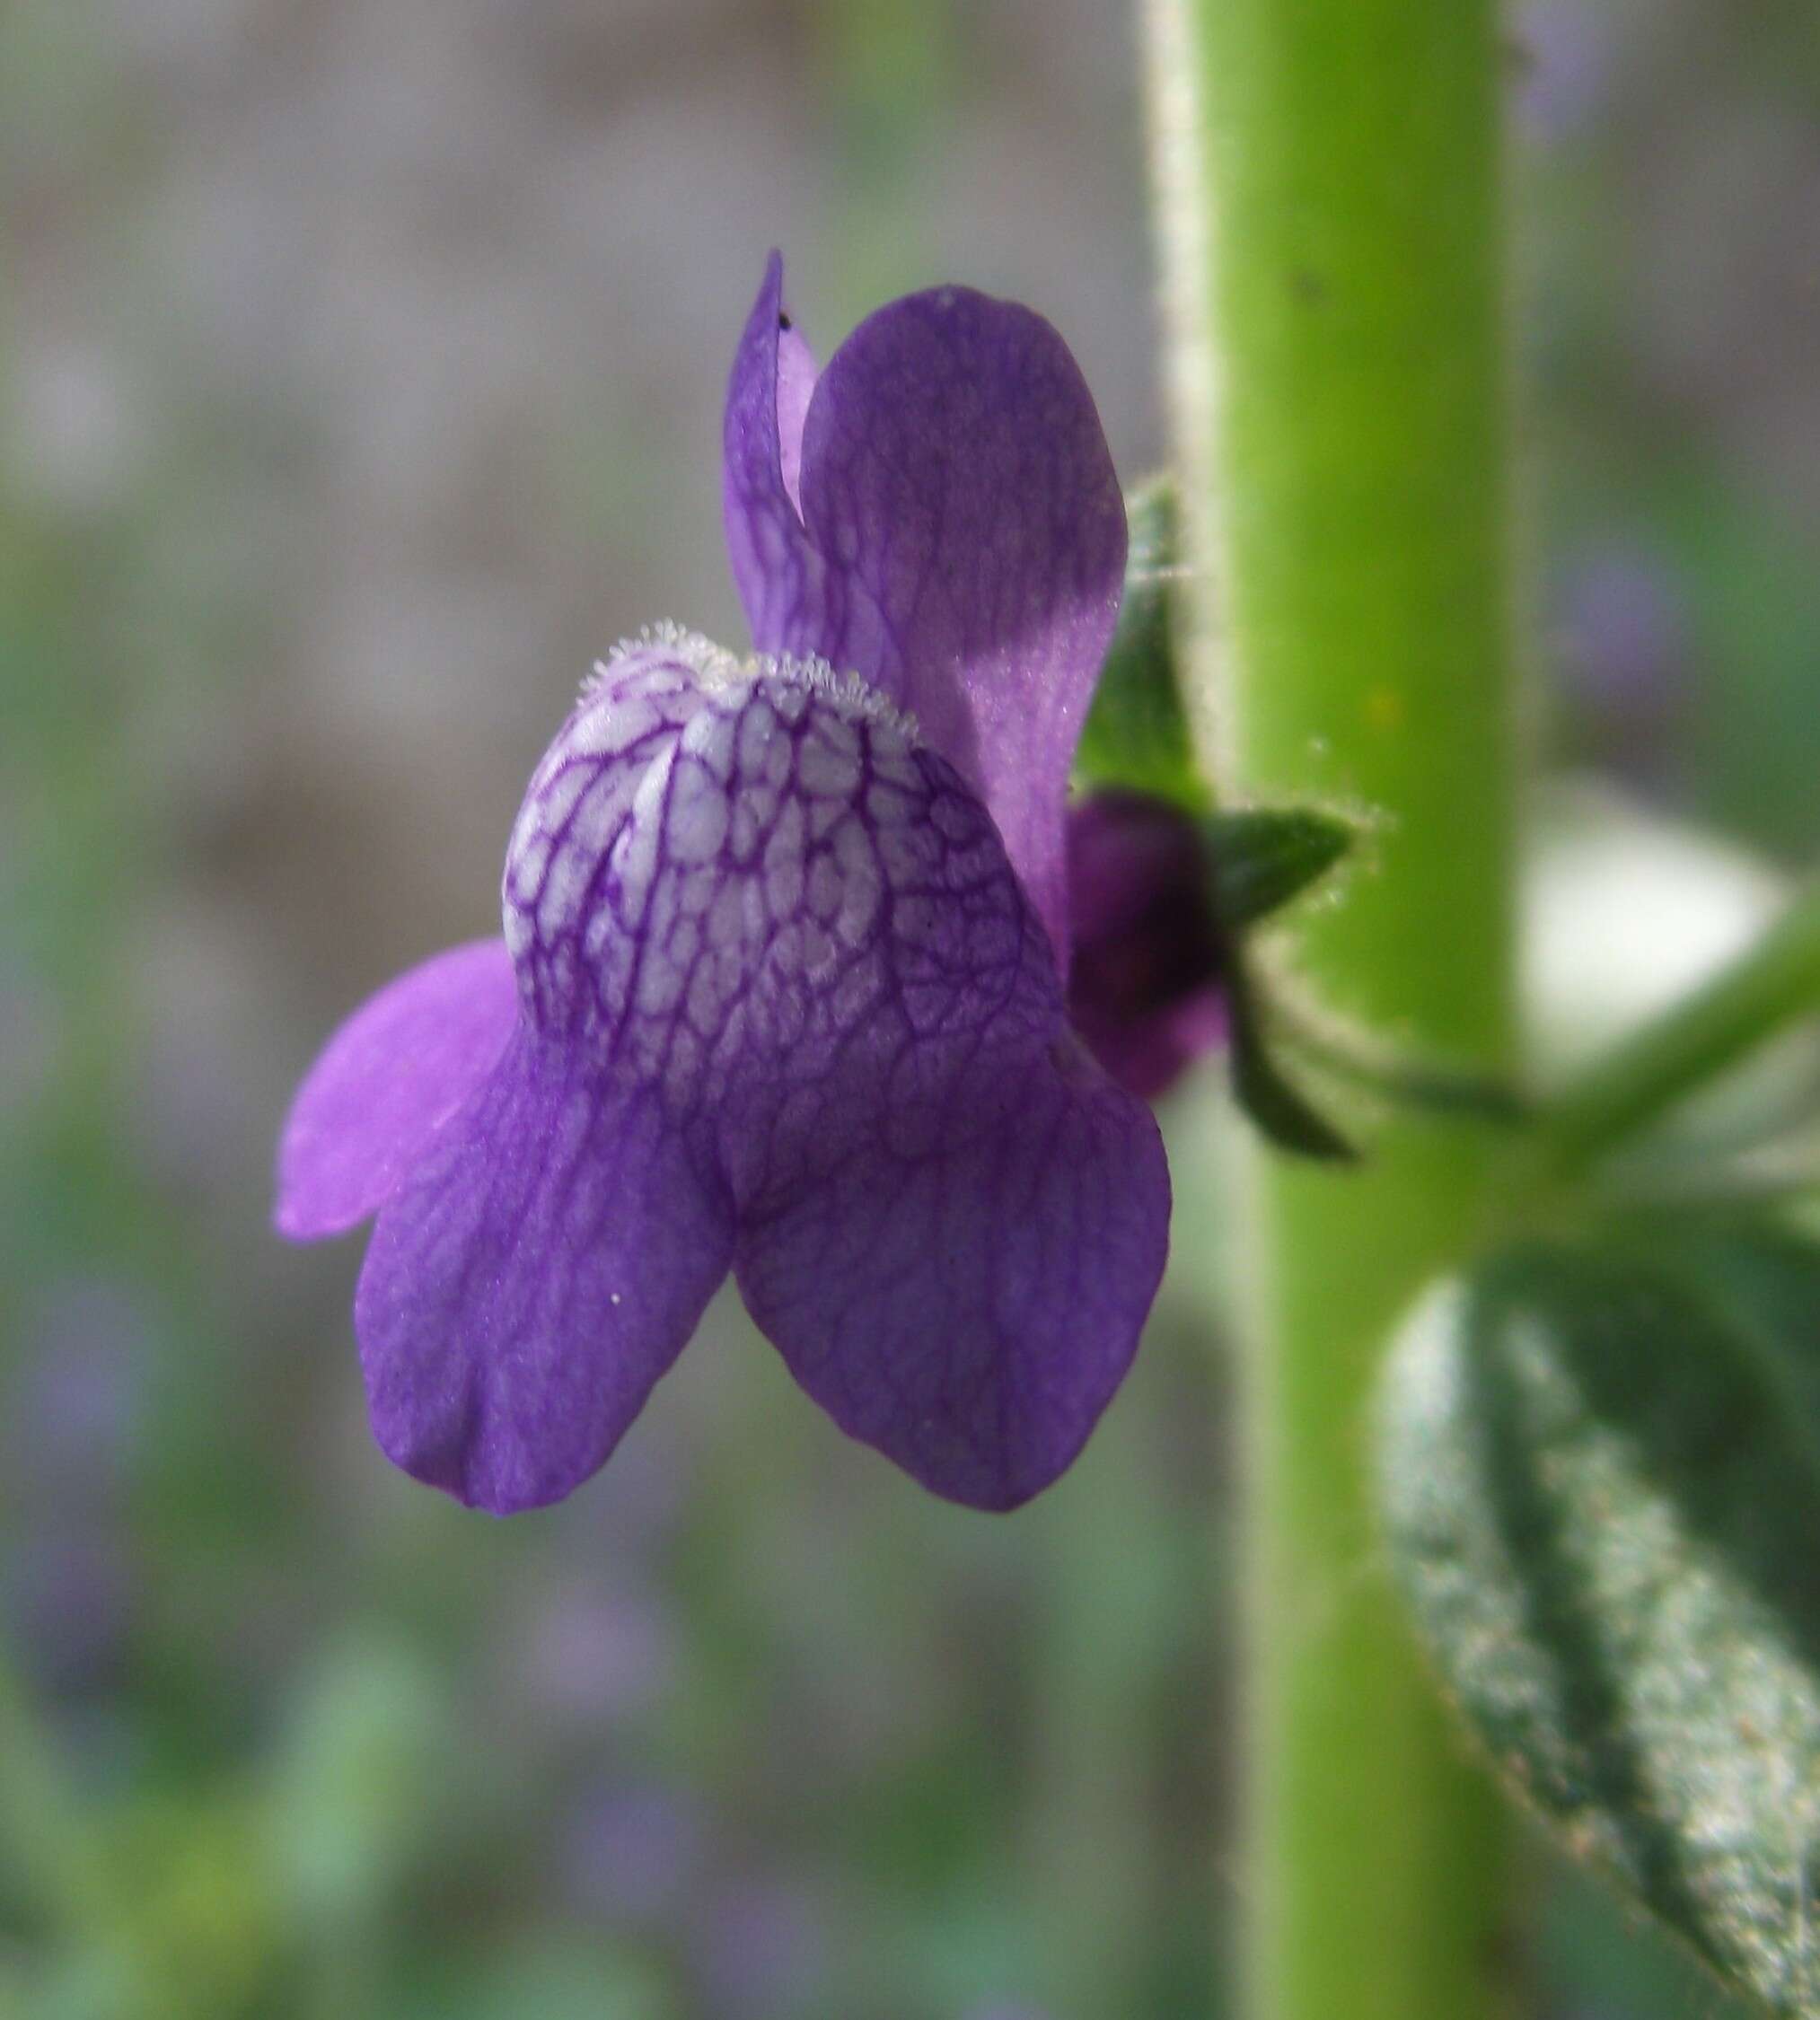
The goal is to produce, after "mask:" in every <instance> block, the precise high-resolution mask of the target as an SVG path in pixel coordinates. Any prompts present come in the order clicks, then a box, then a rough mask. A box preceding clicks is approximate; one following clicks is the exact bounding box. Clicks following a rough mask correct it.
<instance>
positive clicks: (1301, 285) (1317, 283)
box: [1289, 267, 1327, 303]
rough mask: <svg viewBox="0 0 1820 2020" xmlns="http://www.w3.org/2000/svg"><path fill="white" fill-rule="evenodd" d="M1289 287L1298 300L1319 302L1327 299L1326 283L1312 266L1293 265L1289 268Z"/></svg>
mask: <svg viewBox="0 0 1820 2020" xmlns="http://www.w3.org/2000/svg"><path fill="white" fill-rule="evenodd" d="M1289 288H1290V291H1291V293H1292V294H1294V295H1295V296H1296V299H1297V301H1298V302H1307V303H1321V302H1324V301H1325V300H1326V299H1327V283H1326V280H1325V279H1324V277H1323V276H1322V275H1320V274H1317V273H1316V272H1315V271H1314V268H1312V267H1294V268H1290V270H1289Z"/></svg>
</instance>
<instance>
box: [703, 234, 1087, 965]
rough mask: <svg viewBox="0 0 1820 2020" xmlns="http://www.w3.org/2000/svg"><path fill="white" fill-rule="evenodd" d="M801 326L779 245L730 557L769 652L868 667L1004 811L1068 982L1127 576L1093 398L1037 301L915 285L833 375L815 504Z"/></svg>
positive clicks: (815, 406) (824, 389)
mask: <svg viewBox="0 0 1820 2020" xmlns="http://www.w3.org/2000/svg"><path fill="white" fill-rule="evenodd" d="M782 314H783V268H782V262H781V260H780V259H778V256H777V255H776V254H773V255H772V256H771V259H770V260H769V262H768V264H767V267H766V269H765V276H764V279H763V281H762V283H761V286H760V289H759V294H758V298H757V300H756V301H755V302H754V303H753V306H752V314H751V316H750V317H749V318H748V320H747V323H746V327H745V330H744V332H743V336H742V338H741V341H740V345H739V348H738V351H737V353H736V356H735V360H734V370H733V373H732V376H731V379H730V380H729V382H728V388H727V401H726V409H725V425H724V429H723V444H724V458H725V461H724V470H723V504H724V514H725V524H726V534H727V547H728V553H729V558H730V559H731V562H732V566H733V572H734V581H735V584H737V586H738V589H739V592H740V595H741V599H742V601H743V603H744V605H745V608H746V613H747V617H748V619H749V620H750V622H751V625H752V636H753V639H754V642H755V643H756V644H757V645H758V646H760V648H761V650H765V651H776V652H786V653H793V654H815V655H818V656H820V657H822V658H824V659H827V660H829V661H830V662H831V663H833V664H834V665H835V666H837V667H840V668H843V669H850V670H852V671H853V672H857V673H858V674H860V675H861V676H862V677H863V678H865V679H866V680H867V681H870V682H871V683H872V684H873V685H875V687H877V688H878V689H880V690H881V691H882V692H883V693H884V694H886V695H888V696H890V697H891V698H892V699H893V700H896V701H898V702H900V703H901V704H902V705H903V706H904V707H908V708H910V710H911V711H912V712H913V713H914V714H915V715H916V716H917V717H918V719H919V722H920V723H921V724H922V725H923V730H924V733H925V735H926V736H927V737H928V741H929V742H931V743H932V744H933V745H934V746H935V748H936V749H937V750H938V751H941V752H942V754H943V755H944V756H945V758H947V759H948V760H949V761H950V762H951V763H952V764H953V765H954V767H955V768H956V769H957V770H959V771H960V773H961V775H962V776H963V777H964V778H966V779H967V780H968V781H969V782H970V783H971V784H972V786H973V787H974V788H975V790H976V791H977V792H978V793H979V794H980V797H981V798H982V799H983V800H984V801H985V803H986V804H987V806H988V808H989V810H990V812H991V814H992V817H993V819H994V820H995V821H997V822H998V829H999V831H1000V833H1001V834H1002V835H1003V837H1004V839H1005V843H1006V847H1007V850H1008V851H1009V853H1010V856H1011V859H1012V862H1013V863H1014V865H1016V869H1017V872H1018V874H1019V876H1020V877H1021V878H1022V879H1023V880H1024V887H1025V889H1026V890H1027V891H1029V892H1030V895H1031V898H1032V900H1033V903H1034V904H1035V906H1036V908H1037V911H1038V913H1039V915H1040V917H1041V918H1042V921H1043V924H1044V926H1045V927H1046V928H1047V929H1048V932H1049V935H1050V940H1051V945H1052V946H1053V948H1054V950H1055V953H1056V958H1057V962H1058V965H1059V966H1060V967H1061V968H1062V969H1063V970H1066V967H1067V963H1068V900H1067V874H1066V865H1065V860H1064V844H1063V819H1064V809H1065V804H1066V799H1067V793H1068V771H1069V768H1070V765H1071V763H1072V760H1073V756H1074V748H1075V745H1076V743H1077V741H1078V739H1079V735H1080V726H1081V724H1082V722H1083V720H1084V719H1085V716H1086V707H1087V703H1088V700H1089V699H1090V698H1091V695H1092V691H1093V686H1094V681H1095V678H1096V677H1097V674H1098V672H1099V667H1100V663H1101V662H1102V660H1103V658H1104V656H1105V650H1106V646H1107V645H1108V643H1109V642H1110V639H1111V637H1112V626H1113V623H1114V621H1115V620H1116V618H1117V614H1118V607H1119V601H1120V597H1121V593H1122V588H1123V582H1124V567H1125V542H1126V532H1125V515H1124V502H1123V497H1122V494H1121V490H1120V487H1119V483H1118V478H1117V474H1116V472H1115V471H1114V470H1113V468H1112V457H1111V453H1110V452H1109V451H1108V450H1107V448H1106V444H1105V437H1104V434H1103V431H1102V429H1101V426H1100V422H1099V417H1098V414H1097V413H1096V412H1095V408H1094V403H1093V400H1092V397H1091V395H1090V394H1089V393H1088V391H1087V389H1086V382H1085V381H1084V380H1083V379H1082V377H1081V374H1080V371H1079V368H1078V366H1077V364H1075V361H1074V359H1073V357H1072V356H1071V355H1070V354H1069V352H1068V347H1067V346H1066V345H1065V344H1064V343H1063V341H1062V339H1061V338H1060V337H1059V336H1058V335H1057V333H1056V332H1055V330H1054V329H1052V328H1051V326H1050V325H1049V323H1047V322H1046V321H1043V319H1042V317H1041V316H1039V315H1037V314H1036V313H1034V312H1033V311H1032V310H1029V309H1026V308H1024V307H1022V306H1021V305H1020V304H1018V303H1010V302H1000V301H997V300H995V299H993V298H992V297H990V296H989V295H985V294H977V293H975V292H974V291H973V290H972V289H969V288H960V287H943V288H933V289H929V290H927V291H925V292H924V293H922V294H910V295H906V296H904V297H903V298H902V299H901V300H900V301H897V302H893V303H890V304H888V305H887V306H886V307H884V308H883V309H880V310H879V311H878V312H876V313H875V314H874V315H872V316H869V317H868V318H866V321H864V322H862V323H861V324H860V325H859V326H858V328H857V329H855V330H854V331H853V333H852V334H851V335H850V336H849V337H848V338H847V339H846V341H845V342H844V343H842V344H841V345H840V347H839V348H838V349H837V350H836V351H835V353H834V355H833V356H832V357H831V359H830V360H829V363H828V365H827V367H826V368H825V370H824V371H823V372H822V374H821V376H820V377H819V378H818V379H817V380H816V381H815V383H814V389H813V393H812V394H811V396H810V398H809V400H808V405H807V410H806V413H805V414H804V418H803V423H802V438H801V444H800V477H799V484H798V487H797V490H796V495H795V496H793V495H792V492H791V489H790V487H788V486H787V482H786V478H785V472H786V470H787V466H788V463H789V461H790V454H791V437H790V433H789V429H790V426H791V422H792V418H793V416H794V413H795V410H796V404H797V402H798V400H799V399H800V376H801V373H802V372H803V371H804V369H805V368H806V367H805V362H804V361H805V360H806V358H807V356H808V354H807V350H806V347H804V346H801V339H800V338H799V336H798V334H797V332H796V330H795V329H794V328H791V329H787V330H782V331H780V329H779V318H780V317H781V316H782ZM799 347H800V348H799ZM798 500H800V511H799V510H798Z"/></svg>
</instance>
